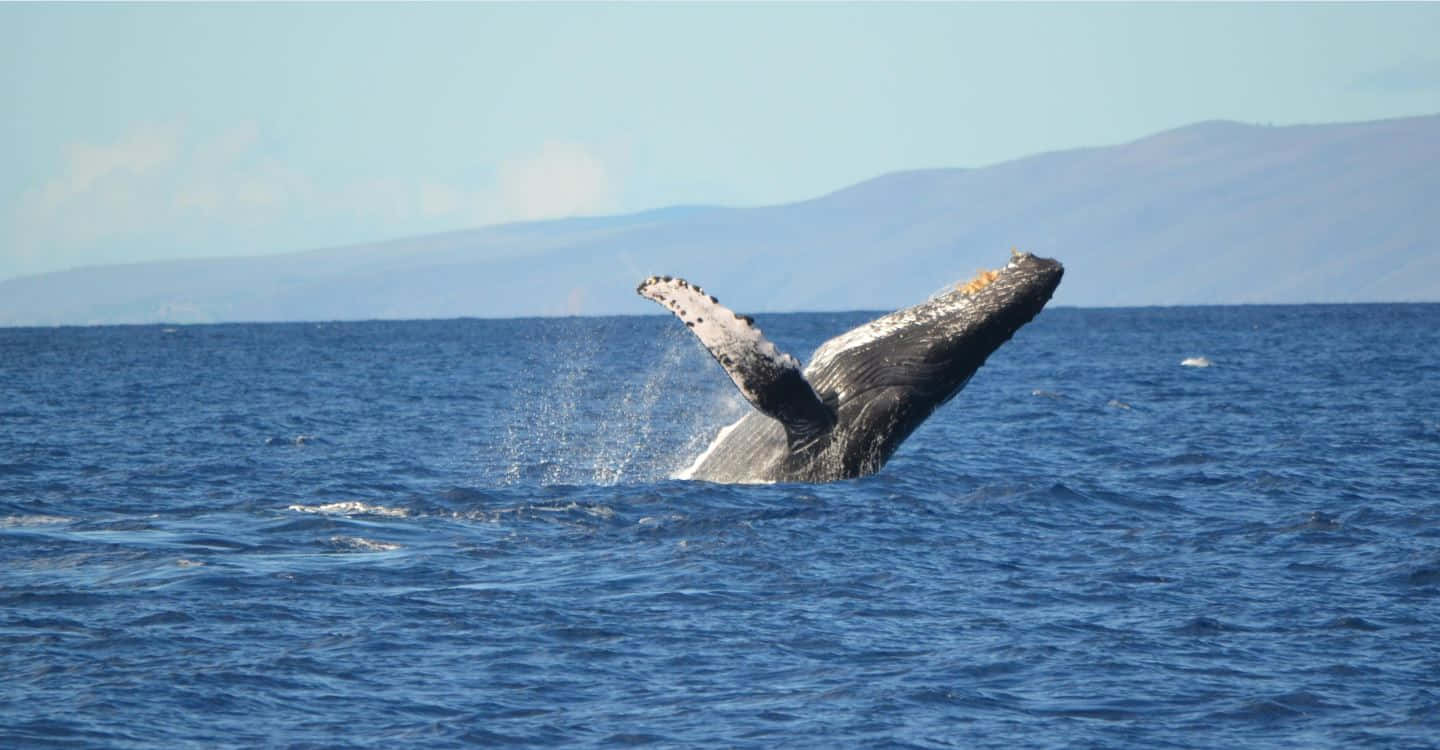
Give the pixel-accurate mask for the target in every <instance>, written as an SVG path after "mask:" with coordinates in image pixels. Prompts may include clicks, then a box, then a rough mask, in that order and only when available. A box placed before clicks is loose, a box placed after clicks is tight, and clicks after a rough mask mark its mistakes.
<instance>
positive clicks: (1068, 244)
mask: <svg viewBox="0 0 1440 750" xmlns="http://www.w3.org/2000/svg"><path fill="white" fill-rule="evenodd" d="M1437 195H1440V115H1436V116H1427V117H1414V118H1405V119H1397V120H1385V121H1378V122H1367V123H1353V124H1338V125H1310V126H1290V127H1259V126H1250V125H1241V124H1237V123H1230V122H1208V123H1200V124H1197V125H1192V126H1188V127H1184V128H1180V129H1177V130H1172V131H1167V132H1164V133H1160V134H1157V135H1154V136H1151V137H1148V138H1144V139H1141V140H1138V141H1135V142H1132V143H1127V144H1123V145H1119V146H1111V147H1104V148H1089V149H1078V150H1071V151H1061V152H1055V153H1048V154H1040V155H1036V156H1032V157H1028V158H1024V159H1019V160H1016V161H1011V162H1006V163H1002V164H997V165H994V166H990V167H985V168H980V169H936V170H925V171H917V172H902V173H895V174H890V175H885V176H882V177H878V178H876V179H873V180H869V181H867V182H863V183H860V184H858V185H854V186H851V187H848V188H845V189H843V190H839V191H837V192H835V193H831V194H829V195H825V196H822V197H819V198H816V199H813V200H808V201H803V202H799V203H792V204H786V205H779V206H767V207H760V208H711V207H679V208H672V209H662V210H657V211H650V212H645V213H640V214H633V215H627V216H616V217H602V218H592V219H565V220H557V221H545V222H533V223H524V224H511V225H503V226H496V227H486V228H482V229H475V230H470V231H463V232H453V233H449V234H443V235H435V236H428V237H420V238H414V239H406V240H396V241H392V242H384V243H376V244H371V245H363V246H355V247H346V248H333V249H326V250H316V251H310V252H303V253H293V254H287V255H275V256H263V257H253V258H230V259H222V260H195V261H177V262H158V263H145V264H136V265H124V266H106V267H95V268H86V269H78V270H74V271H66V272H60V273H53V274H46V275H41V276H33V277H26V278H20V279H12V280H9V281H6V282H0V324H4V325H36V324H38V325H47V324H64V323H82V324H83V323H95V322H99V323H121V322H151V321H173V322H191V321H220V320H247V321H261V320H325V319H355V318H427V317H457V316H481V317H494V316H521V315H550V314H566V313H586V314H592V313H593V314H603V313H634V312H653V311H652V310H650V309H649V308H648V307H647V306H645V304H644V302H643V300H640V299H639V298H638V297H636V296H635V295H634V292H633V289H634V285H635V283H636V282H637V281H638V280H640V279H642V278H644V277H646V276H648V275H650V274H656V273H659V274H673V275H683V276H686V277H688V278H691V279H693V280H695V281H697V282H699V283H702V284H704V285H705V287H706V288H707V289H710V290H713V291H715V292H716V293H717V294H718V295H720V296H721V298H722V299H724V300H725V302H726V304H727V305H729V306H732V307H734V308H735V309H738V310H746V311H752V312H756V311H781V310H800V309H886V308H893V307H897V306H901V305H904V304H908V303H910V302H914V301H917V300H919V299H922V298H924V297H925V296H927V295H928V294H930V293H931V292H933V291H935V290H936V289H938V288H939V287H940V286H941V285H943V284H945V283H947V282H951V281H955V280H960V279H963V278H968V277H969V276H970V275H971V274H972V273H973V272H974V271H975V270H976V269H977V268H979V267H981V266H991V265H996V264H998V263H1000V262H1001V261H1003V260H1004V259H1005V257H1006V255H1005V253H1006V251H1007V250H1008V249H1009V248H1010V247H1019V248H1022V249H1025V250H1030V251H1033V252H1035V253H1037V254H1041V255H1049V256H1053V257H1056V258H1059V259H1061V260H1062V261H1063V262H1064V263H1065V264H1066V268H1067V273H1066V277H1065V283H1064V284H1062V286H1061V288H1060V291H1059V293H1058V294H1057V295H1056V298H1055V302H1056V303H1057V304H1069V305H1087V306H1089V305H1148V304H1208V303H1242V302H1343V301H1393V300H1437V299H1440V245H1437V239H1436V238H1437V237H1440V211H1437V210H1435V205H1436V199H1435V196H1437Z"/></svg>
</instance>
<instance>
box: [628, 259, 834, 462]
mask: <svg viewBox="0 0 1440 750" xmlns="http://www.w3.org/2000/svg"><path fill="white" fill-rule="evenodd" d="M635 291H636V292H638V293H639V294H640V296H642V297H645V298H646V299H651V300H654V301H655V302H657V303H659V304H661V305H664V306H665V307H666V308H667V309H669V310H670V311H671V312H673V313H675V315H676V316H677V317H679V318H680V320H682V321H684V323H685V326H686V327H687V328H689V329H690V331H691V332H692V333H694V334H695V336H696V338H698V339H700V343H702V344H704V345H705V348H706V349H708V350H709V351H710V355H711V356H713V357H714V358H715V361H716V362H719V363H720V366H721V367H723V368H725V372H726V374H728V375H729V376H730V379H731V380H733V381H735V387H737V388H739V389H740V394H741V395H743V396H744V397H745V399H746V400H747V401H749V402H750V404H751V405H752V406H754V407H755V408H756V409H759V410H760V412H761V413H763V414H765V415H767V416H770V417H774V418H775V419H777V420H779V421H780V423H781V424H783V425H785V434H786V436H787V437H788V439H789V443H790V448H791V450H792V451H798V450H803V449H805V448H806V447H807V446H808V445H809V444H810V443H811V442H812V441H813V440H814V439H815V438H816V437H818V436H820V435H822V434H824V433H825V432H826V431H828V430H829V429H830V428H832V427H834V426H835V412H834V411H833V410H832V409H831V408H830V407H828V406H826V405H825V404H824V403H823V402H822V401H821V400H820V398H819V397H818V396H816V395H815V389H813V388H811V387H810V383H809V381H807V380H805V376H804V375H802V374H800V362H799V360H796V359H795V358H794V357H792V356H790V355H789V354H786V353H784V352H782V351H780V350H779V349H777V348H776V347H775V345H774V344H772V343H770V341H769V340H767V339H766V338H765V336H764V334H762V333H760V329H759V328H756V327H755V322H754V320H752V319H751V318H750V317H748V316H745V315H740V314H738V313H735V312H732V311H731V310H730V309H729V308H726V307H725V306H724V305H721V304H720V301H719V300H717V299H715V298H714V297H712V296H710V295H708V294H706V293H705V290H703V289H701V288H700V287H698V286H696V285H694V284H691V283H689V282H687V281H685V280H684V279H676V278H671V277H669V276H651V277H650V278H648V279H646V280H644V281H642V282H640V286H638V287H636V288H635Z"/></svg>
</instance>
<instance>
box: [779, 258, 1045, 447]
mask: <svg viewBox="0 0 1440 750" xmlns="http://www.w3.org/2000/svg"><path fill="white" fill-rule="evenodd" d="M1064 272H1065V269H1064V268H1063V267H1062V266H1061V265H1060V263H1059V262H1057V261H1054V260H1051V259H1049V258H1040V257H1037V256H1034V255H1031V254H1030V253H1012V255H1011V258H1010V260H1009V262H1008V263H1006V264H1005V266H1004V267H1002V268H999V269H995V270H991V271H982V272H980V273H979V274H978V275H977V276H976V277H975V278H974V279H971V280H970V281H969V282H962V283H959V284H955V285H953V286H951V287H949V288H947V289H946V290H945V291H943V292H941V293H939V294H937V295H935V296H933V297H931V298H930V299H929V300H927V301H925V302H922V303H920V304H918V305H915V306H913V307H908V308H905V309H903V310H898V311H896V312H893V313H890V314H889V315H886V316H884V317H881V318H877V319H876V320H873V321H871V322H870V323H867V324H866V325H863V326H860V327H859V328H856V329H854V330H852V331H849V332H847V333H844V334H841V335H840V336H837V337H835V338H833V339H831V340H829V341H827V342H825V343H824V344H823V345H821V347H820V348H819V349H817V350H816V351H815V354H814V356H813V357H811V361H810V364H809V365H808V366H807V367H806V368H805V377H806V378H807V379H808V380H809V381H810V383H811V384H812V385H813V386H814V388H815V391H816V393H817V394H819V395H820V397H821V398H822V399H825V400H826V401H827V402H828V403H830V404H832V405H833V406H834V408H835V409H836V411H837V414H838V416H839V417H840V425H839V428H840V429H844V430H848V431H850V432H851V433H852V434H853V439H855V440H858V441H861V442H867V443H869V444H870V446H871V447H870V449H869V450H868V451H867V452H868V453H870V454H871V455H870V458H871V459H877V458H878V459H879V460H880V461H881V462H882V463H883V461H884V460H885V459H887V458H888V457H889V454H890V452H891V451H893V449H894V447H895V446H898V445H899V443H900V441H902V440H904V438H905V437H906V436H907V435H909V433H910V431H911V430H913V429H914V428H915V427H916V426H917V425H919V424H920V422H922V421H924V419H925V418H926V417H928V416H929V415H930V413H931V412H932V411H934V410H935V408H936V407H938V406H940V405H941V404H944V403H945V402H946V401H949V400H950V399H951V398H952V397H954V395H955V394H956V393H958V392H959V391H960V389H961V388H963V387H964V386H965V383H966V382H968V381H969V380H970V376H972V375H974V374H975V371H976V370H978V369H979V368H980V366H981V365H983V364H984V363H985V360H986V358H987V357H989V356H990V354H991V353H992V352H994V351H995V350H996V349H998V348H999V347H1000V345H1001V344H1003V343H1005V342H1006V341H1008V340H1009V339H1010V337H1011V336H1013V335H1014V334H1015V332H1016V331H1017V330H1019V329H1020V327H1021V326H1023V325H1025V324H1026V323H1028V322H1030V321H1031V320H1032V319H1033V318H1034V317H1035V316H1036V315H1037V314H1038V313H1039V312H1040V310H1041V309H1042V308H1043V307H1044V306H1045V303H1046V302H1048V301H1049V300H1050V297H1051V295H1053V294H1054V293H1055V288H1056V287H1057V286H1059V284H1060V277H1061V276H1062V275H1064ZM867 432H874V433H875V438H874V439H873V440H872V439H871V438H870V437H869V436H867V435H866V433H867Z"/></svg>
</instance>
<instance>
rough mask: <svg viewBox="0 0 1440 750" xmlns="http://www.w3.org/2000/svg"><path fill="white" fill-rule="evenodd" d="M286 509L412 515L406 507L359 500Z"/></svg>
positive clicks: (339, 514)
mask: <svg viewBox="0 0 1440 750" xmlns="http://www.w3.org/2000/svg"><path fill="white" fill-rule="evenodd" d="M286 510H292V511H295V512H296V513H321V514H325V515H335V516H386V517H389V518H405V517H406V516H408V515H410V511H409V510H408V509H406V508H391V507H388V506H385V505H371V504H369V503H362V502H360V501H359V500H346V501H344V502H339V503H325V504H324V505H299V504H296V505H291V506H290V507H288V508H286Z"/></svg>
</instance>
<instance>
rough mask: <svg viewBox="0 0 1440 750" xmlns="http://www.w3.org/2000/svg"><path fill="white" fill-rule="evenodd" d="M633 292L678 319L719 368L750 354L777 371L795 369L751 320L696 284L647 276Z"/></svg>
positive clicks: (796, 362) (670, 278) (797, 364)
mask: <svg viewBox="0 0 1440 750" xmlns="http://www.w3.org/2000/svg"><path fill="white" fill-rule="evenodd" d="M635 291H636V293H638V294H639V295H640V296H642V297H645V298H646V299H649V300H654V301H655V302H656V303H658V304H660V305H663V306H664V307H665V308H666V309H668V310H670V312H672V313H674V314H675V316H676V317H678V318H680V320H681V322H683V323H684V324H685V327H686V328H689V329H690V330H691V331H693V332H694V333H695V335H696V336H697V337H699V339H700V341H701V342H702V343H704V344H705V347H706V348H707V349H709V350H710V353H711V354H713V355H714V356H715V358H716V359H717V360H720V361H721V364H722V365H725V366H727V367H728V366H729V365H727V364H726V361H727V360H728V361H729V362H730V363H732V364H733V363H734V362H736V361H739V360H740V359H743V358H744V357H745V356H749V354H754V355H759V356H760V357H762V358H764V359H768V360H770V361H771V362H774V363H775V364H776V365H777V366H779V367H794V368H798V367H799V362H798V361H797V360H796V359H795V358H794V357H792V356H790V355H788V354H785V353H783V352H781V351H779V350H778V349H776V348H775V345H774V344H773V343H771V342H770V341H768V340H766V338H765V335H764V334H763V333H762V332H761V331H760V329H759V328H758V327H756V325H755V319H754V318H752V317H750V316H749V315H741V314H740V313H737V312H735V311H733V310H731V309H729V308H727V307H725V306H724V305H722V304H720V300H719V299H718V298H716V297H715V296H714V295H712V294H706V292H705V290H704V288H702V287H701V286H700V285H698V284H692V283H690V282H688V281H686V280H685V279H681V278H676V277H673V276H651V277H649V278H647V279H645V280H644V281H642V282H640V285H639V286H637V287H636V288H635ZM742 352H743V353H742ZM747 353H748V354H747Z"/></svg>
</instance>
